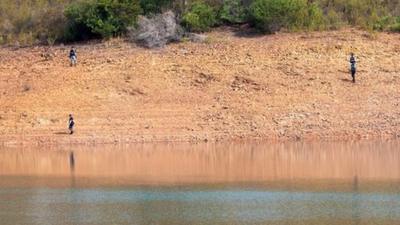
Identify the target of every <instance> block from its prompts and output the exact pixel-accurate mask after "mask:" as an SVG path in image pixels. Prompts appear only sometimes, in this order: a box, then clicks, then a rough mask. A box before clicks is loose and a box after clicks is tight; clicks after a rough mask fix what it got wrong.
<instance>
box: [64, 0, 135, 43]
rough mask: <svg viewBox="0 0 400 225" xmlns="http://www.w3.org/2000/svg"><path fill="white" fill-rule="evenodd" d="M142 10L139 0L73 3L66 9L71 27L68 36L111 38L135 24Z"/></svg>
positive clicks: (79, 38)
mask: <svg viewBox="0 0 400 225" xmlns="http://www.w3.org/2000/svg"><path fill="white" fill-rule="evenodd" d="M140 12H141V8H140V5H139V2H138V0H90V1H82V2H78V3H74V4H71V5H69V6H68V7H67V9H66V10H65V16H66V17H67V19H68V25H69V28H68V30H67V33H66V38H67V39H69V40H82V39H87V38H92V37H101V38H109V37H111V36H114V35H119V34H122V33H124V32H125V31H126V29H127V27H130V26H133V25H135V22H136V19H137V16H138V15H139V13H140Z"/></svg>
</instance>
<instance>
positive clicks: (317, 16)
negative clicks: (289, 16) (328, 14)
mask: <svg viewBox="0 0 400 225" xmlns="http://www.w3.org/2000/svg"><path fill="white" fill-rule="evenodd" d="M303 27H304V28H305V29H308V30H321V29H323V28H324V27H325V19H324V12H323V11H322V9H321V8H320V7H319V5H318V4H316V3H311V4H310V5H308V7H307V14H306V15H305V20H304V24H303Z"/></svg>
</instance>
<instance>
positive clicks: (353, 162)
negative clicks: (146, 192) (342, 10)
mask: <svg viewBox="0 0 400 225" xmlns="http://www.w3.org/2000/svg"><path fill="white" fill-rule="evenodd" d="M398 144H399V143H398V142H395V141H394V142H361V143H330V142H323V143H301V142H298V143H280V144H268V143H251V144H249V143H230V144H223V143H220V144H199V145H186V144H173V145H172V144H143V145H134V146H101V147H85V146H74V147H70V146H69V147H65V148H63V147H58V148H54V149H48V148H46V149H40V148H26V147H25V148H15V149H2V150H0V176H3V177H4V176H8V177H21V176H24V177H36V178H37V177H38V176H39V177H42V178H43V177H53V178H60V179H61V178H66V177H74V178H77V179H79V178H85V179H87V178H93V179H99V180H102V179H103V178H107V180H113V181H112V182H118V184H121V183H127V184H188V183H191V184H193V183H224V182H274V181H285V180H286V181H288V180H298V181H301V180H314V181H318V180H336V181H335V182H336V183H337V182H339V181H340V180H343V181H346V182H347V183H352V186H353V188H354V190H355V191H356V190H357V189H358V186H359V183H360V182H361V183H363V182H366V181H370V180H373V181H377V180H378V181H393V182H398V181H399V180H400V150H398V148H397V146H398ZM72 148H73V150H71V149H72ZM24 180H28V179H24ZM35 180H36V182H39V180H40V179H35ZM103 180H104V179H103ZM0 183H1V181H0ZM3 183H4V182H3ZM56 183H58V182H56ZM61 183H62V182H61Z"/></svg>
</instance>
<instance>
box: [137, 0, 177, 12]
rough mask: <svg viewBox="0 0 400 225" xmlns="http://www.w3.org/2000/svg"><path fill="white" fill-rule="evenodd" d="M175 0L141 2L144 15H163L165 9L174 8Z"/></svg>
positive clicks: (147, 0) (141, 0)
mask: <svg viewBox="0 0 400 225" xmlns="http://www.w3.org/2000/svg"><path fill="white" fill-rule="evenodd" d="M172 3H173V0H140V6H141V8H142V9H143V13H144V14H156V13H161V12H162V10H163V9H164V8H169V7H172Z"/></svg>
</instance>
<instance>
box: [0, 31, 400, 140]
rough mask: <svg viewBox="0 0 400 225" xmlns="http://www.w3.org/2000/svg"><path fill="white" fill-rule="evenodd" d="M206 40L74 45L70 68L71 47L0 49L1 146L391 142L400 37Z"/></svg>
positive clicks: (398, 116) (397, 111)
mask: <svg viewBox="0 0 400 225" xmlns="http://www.w3.org/2000/svg"><path fill="white" fill-rule="evenodd" d="M208 35H209V40H208V41H207V43H179V44H171V45H169V46H167V47H166V48H164V49H158V50H148V49H143V48H140V47H137V46H133V45H131V44H129V43H127V42H124V41H122V40H118V39H114V40H110V41H107V42H103V43H97V44H85V45H78V46H77V49H78V60H79V62H78V63H79V64H78V66H77V67H70V66H69V62H68V58H67V55H68V51H69V46H56V47H52V48H50V49H47V50H46V49H45V48H44V47H32V48H23V49H10V48H2V49H0V60H1V64H0V128H1V129H0V143H1V142H2V143H3V144H4V143H6V144H15V143H19V142H30V143H32V142H35V143H41V142H42V143H106V142H107V143H109V142H141V141H203V140H209V141H214V140H221V139H248V138H259V139H273V140H284V139H335V140H336V139H359V138H371V137H374V138H375V137H398V136H399V135H400V108H399V104H400V63H399V62H400V55H399V53H400V35H399V34H387V33H379V34H369V33H366V32H363V31H358V30H350V29H348V30H342V31H332V32H315V33H298V34H286V33H282V34H276V35H269V36H240V35H239V34H237V33H235V32H233V31H227V30H219V31H214V32H212V33H209V34H208ZM350 52H354V53H355V54H356V56H357V57H358V60H359V63H358V73H357V83H356V84H353V83H351V82H350V75H349V72H348V68H349V64H348V55H349V53H350ZM69 113H72V114H73V115H74V117H75V121H76V134H74V135H72V136H70V135H67V134H66V132H67V129H66V128H67V120H68V114H69Z"/></svg>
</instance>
